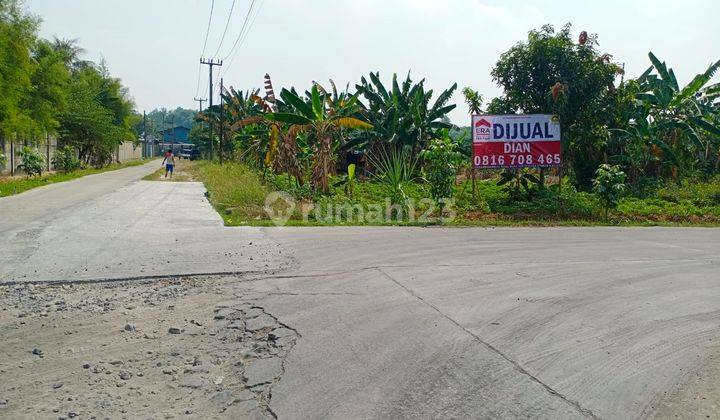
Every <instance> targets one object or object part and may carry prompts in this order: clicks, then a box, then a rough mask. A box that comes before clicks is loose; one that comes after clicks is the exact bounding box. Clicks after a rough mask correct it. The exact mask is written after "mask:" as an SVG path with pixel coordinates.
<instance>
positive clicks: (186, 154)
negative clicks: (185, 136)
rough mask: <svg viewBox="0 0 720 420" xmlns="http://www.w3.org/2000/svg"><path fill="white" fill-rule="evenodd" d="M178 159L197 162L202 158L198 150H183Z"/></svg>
mask: <svg viewBox="0 0 720 420" xmlns="http://www.w3.org/2000/svg"><path fill="white" fill-rule="evenodd" d="M178 157H179V158H180V159H189V160H197V159H198V158H200V151H199V150H197V149H181V150H180V153H178Z"/></svg>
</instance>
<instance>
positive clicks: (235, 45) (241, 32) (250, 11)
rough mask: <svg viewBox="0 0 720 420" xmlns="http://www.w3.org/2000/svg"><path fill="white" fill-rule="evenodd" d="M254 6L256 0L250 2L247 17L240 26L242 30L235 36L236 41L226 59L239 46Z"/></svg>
mask: <svg viewBox="0 0 720 420" xmlns="http://www.w3.org/2000/svg"><path fill="white" fill-rule="evenodd" d="M253 7H255V0H252V1H251V2H250V8H248V11H247V13H246V14H245V19H244V20H243V24H242V27H241V28H240V32H239V33H238V36H237V38H235V42H234V43H233V46H232V48H230V51H228V53H227V54H225V57H224V58H225V59H226V60H227V58H228V57H229V56H230V54H232V53H233V51H234V50H235V48H237V45H238V42H240V39H241V38H242V36H243V33H245V28H247V25H248V22H249V21H250V15H251V14H252V11H253Z"/></svg>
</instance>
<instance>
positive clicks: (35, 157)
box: [17, 146, 45, 178]
mask: <svg viewBox="0 0 720 420" xmlns="http://www.w3.org/2000/svg"><path fill="white" fill-rule="evenodd" d="M19 154H20V164H19V165H18V166H17V168H18V169H19V170H21V171H23V172H25V174H26V175H27V176H28V178H29V177H31V176H35V175H42V173H43V170H44V169H45V158H44V157H43V155H42V154H40V152H38V151H37V150H35V149H31V148H30V147H27V146H25V147H23V148H22V150H20V153H19Z"/></svg>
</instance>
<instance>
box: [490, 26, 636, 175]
mask: <svg viewBox="0 0 720 420" xmlns="http://www.w3.org/2000/svg"><path fill="white" fill-rule="evenodd" d="M581 35H582V36H581V37H580V38H581V39H580V41H579V42H578V43H575V42H573V40H572V39H571V37H570V24H567V25H565V26H564V27H563V28H562V29H561V30H560V31H559V32H557V33H556V32H555V29H554V28H553V27H552V26H551V25H545V26H543V27H542V28H540V29H539V30H534V31H531V32H530V33H529V34H528V39H527V41H526V42H520V43H518V44H517V45H515V46H514V47H512V48H511V49H510V50H509V51H507V52H505V53H503V54H502V55H501V56H500V60H499V61H498V62H497V64H496V65H495V68H494V69H493V70H492V76H493V79H494V80H495V81H496V82H497V83H498V84H499V85H500V86H501V87H502V88H503V90H504V95H503V97H502V98H500V99H497V100H493V101H492V102H491V104H490V109H491V110H493V111H500V110H502V111H511V112H513V113H516V112H520V113H552V114H557V115H559V117H560V122H561V124H562V130H563V149H564V155H565V160H566V161H569V163H570V164H571V166H572V168H573V172H574V176H575V182H576V184H577V185H578V187H580V188H586V189H587V188H589V187H590V183H591V182H590V181H591V180H592V177H593V172H594V170H595V168H597V166H598V164H599V162H601V161H603V160H604V159H605V156H604V153H603V152H604V150H605V146H606V144H607V141H608V139H609V131H608V128H614V127H612V126H611V125H609V123H610V121H609V120H611V116H612V112H610V113H608V111H612V109H611V107H608V104H609V102H610V101H608V98H609V97H610V98H611V97H612V96H613V94H614V91H615V86H614V81H615V78H616V76H617V75H619V74H621V72H622V69H621V67H619V66H618V65H617V64H615V63H613V62H612V57H611V56H610V55H609V54H600V53H599V52H598V51H597V50H596V46H597V40H596V36H594V35H591V36H588V35H587V34H586V33H583V34H581Z"/></svg>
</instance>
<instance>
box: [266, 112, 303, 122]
mask: <svg viewBox="0 0 720 420" xmlns="http://www.w3.org/2000/svg"><path fill="white" fill-rule="evenodd" d="M267 119H268V120H270V121H277V122H283V123H287V124H294V125H308V124H312V120H311V119H309V118H306V117H304V116H302V115H298V114H291V113H288V112H275V113H271V114H268V115H267Z"/></svg>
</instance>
